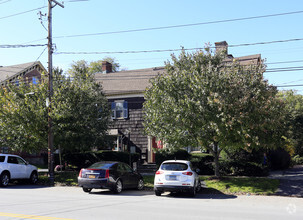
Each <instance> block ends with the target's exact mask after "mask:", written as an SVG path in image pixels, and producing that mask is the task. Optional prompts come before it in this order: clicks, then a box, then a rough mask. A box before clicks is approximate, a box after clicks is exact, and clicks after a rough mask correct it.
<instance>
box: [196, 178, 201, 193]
mask: <svg viewBox="0 0 303 220" xmlns="http://www.w3.org/2000/svg"><path fill="white" fill-rule="evenodd" d="M200 190H201V181H200V180H199V181H198V184H197V188H196V192H200Z"/></svg>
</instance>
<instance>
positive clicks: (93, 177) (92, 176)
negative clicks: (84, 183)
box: [88, 175, 96, 179]
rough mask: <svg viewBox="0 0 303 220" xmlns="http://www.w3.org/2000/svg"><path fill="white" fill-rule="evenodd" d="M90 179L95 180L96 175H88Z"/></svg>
mask: <svg viewBox="0 0 303 220" xmlns="http://www.w3.org/2000/svg"><path fill="white" fill-rule="evenodd" d="M88 178H89V179H95V178H96V176H95V175H88Z"/></svg>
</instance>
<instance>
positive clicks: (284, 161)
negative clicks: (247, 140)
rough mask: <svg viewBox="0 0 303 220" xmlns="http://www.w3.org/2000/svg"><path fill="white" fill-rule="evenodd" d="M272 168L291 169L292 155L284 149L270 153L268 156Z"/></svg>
mask: <svg viewBox="0 0 303 220" xmlns="http://www.w3.org/2000/svg"><path fill="white" fill-rule="evenodd" d="M268 161H269V164H270V168H271V169H273V170H283V169H287V168H289V166H290V164H291V157H290V154H289V153H288V152H287V151H286V150H285V149H283V148H278V149H275V150H272V151H270V153H269V154H268Z"/></svg>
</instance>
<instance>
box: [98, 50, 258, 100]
mask: <svg viewBox="0 0 303 220" xmlns="http://www.w3.org/2000/svg"><path fill="white" fill-rule="evenodd" d="M234 60H235V61H238V62H239V63H240V65H244V66H246V65H256V64H259V63H260V61H261V55H260V54H256V55H250V56H242V57H233V56H232V55H229V56H228V57H227V58H226V59H225V62H226V63H231V62H233V61H234ZM164 72H166V70H165V68H164V67H155V68H147V69H138V70H127V71H120V72H112V73H96V75H95V78H96V81H97V82H99V83H101V85H102V88H103V91H104V93H105V95H106V96H107V97H108V98H110V97H112V98H117V97H119V98H120V97H131V96H133V95H134V96H138V95H140V96H143V93H144V92H145V90H146V88H148V87H149V86H151V83H150V79H152V78H154V77H156V76H157V75H159V74H163V73H164Z"/></svg>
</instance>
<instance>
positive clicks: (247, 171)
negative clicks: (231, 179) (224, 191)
mask: <svg viewBox="0 0 303 220" xmlns="http://www.w3.org/2000/svg"><path fill="white" fill-rule="evenodd" d="M220 173H221V174H222V175H236V176H266V175H268V169H267V167H264V166H262V165H261V164H258V163H255V162H247V161H243V160H237V161H235V160H234V161H227V160H224V161H220Z"/></svg>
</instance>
